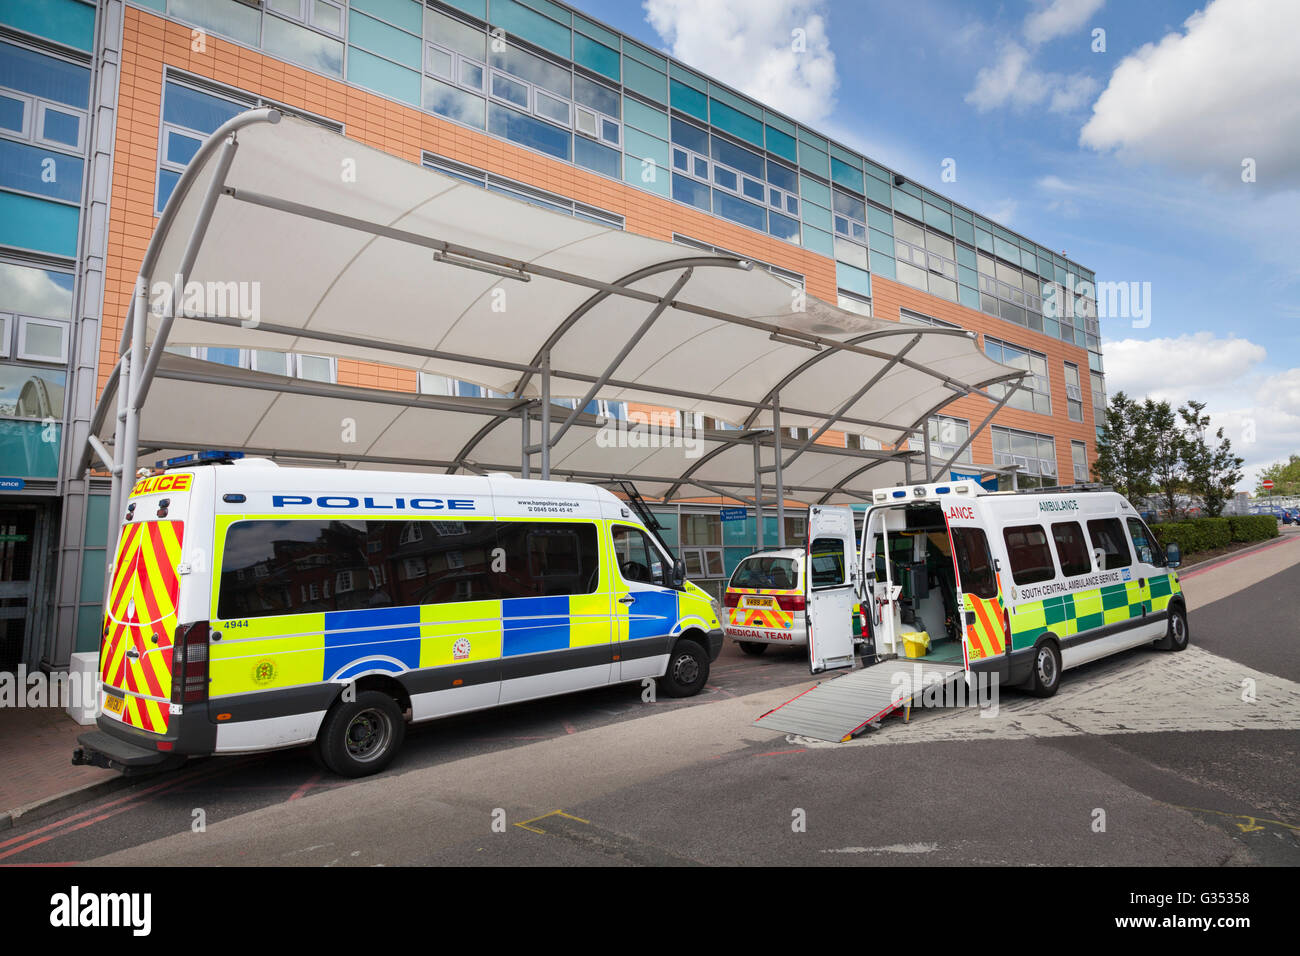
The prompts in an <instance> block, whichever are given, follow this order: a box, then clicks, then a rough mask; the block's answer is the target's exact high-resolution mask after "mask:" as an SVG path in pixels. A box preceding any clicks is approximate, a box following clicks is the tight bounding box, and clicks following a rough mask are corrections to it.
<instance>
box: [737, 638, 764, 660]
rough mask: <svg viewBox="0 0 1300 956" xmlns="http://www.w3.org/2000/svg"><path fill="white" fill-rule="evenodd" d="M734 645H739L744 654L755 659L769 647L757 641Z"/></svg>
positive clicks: (739, 642) (741, 642)
mask: <svg viewBox="0 0 1300 956" xmlns="http://www.w3.org/2000/svg"><path fill="white" fill-rule="evenodd" d="M736 643H737V644H739V645H740V649H741V650H742V651H744V652H745V653H746V654H753V655H754V656H755V657H757V656H758V655H759V654H762V653H763V652H764V651H766V650H767V648H768V646H769V645H767V644H761V643H759V642H758V641H737V642H736Z"/></svg>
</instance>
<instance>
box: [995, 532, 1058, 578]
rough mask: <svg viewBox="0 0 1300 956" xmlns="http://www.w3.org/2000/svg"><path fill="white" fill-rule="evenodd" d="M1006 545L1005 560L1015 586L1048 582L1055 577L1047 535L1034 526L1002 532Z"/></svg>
mask: <svg viewBox="0 0 1300 956" xmlns="http://www.w3.org/2000/svg"><path fill="white" fill-rule="evenodd" d="M1002 537H1003V540H1005V541H1006V543H1007V559H1008V560H1009V561H1010V562H1011V577H1012V580H1014V581H1015V582H1016V584H1034V583H1035V582H1037V581H1050V580H1051V579H1052V578H1054V577H1055V576H1056V568H1055V566H1054V565H1053V564H1052V551H1051V549H1050V548H1049V547H1048V546H1047V534H1046V532H1044V531H1043V529H1042V528H1041V527H1040V526H1038V525H1036V524H1028V525H1018V526H1017V527H1014V528H1007V529H1006V530H1005V531H1003V532H1002Z"/></svg>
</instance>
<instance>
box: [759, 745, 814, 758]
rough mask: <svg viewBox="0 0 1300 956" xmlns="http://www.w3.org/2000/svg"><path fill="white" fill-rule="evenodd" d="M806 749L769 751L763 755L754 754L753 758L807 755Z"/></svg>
mask: <svg viewBox="0 0 1300 956" xmlns="http://www.w3.org/2000/svg"><path fill="white" fill-rule="evenodd" d="M807 752H808V748H807V747H800V748H799V749H798V750H769V751H768V752H767V753H765V754H754V756H755V757H779V756H780V755H781V754H802V753H807Z"/></svg>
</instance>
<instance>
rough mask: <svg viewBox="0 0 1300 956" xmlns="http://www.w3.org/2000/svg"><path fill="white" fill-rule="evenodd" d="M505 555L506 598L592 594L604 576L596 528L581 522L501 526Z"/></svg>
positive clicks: (499, 537) (499, 538) (500, 543)
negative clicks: (601, 575) (601, 576)
mask: <svg viewBox="0 0 1300 956" xmlns="http://www.w3.org/2000/svg"><path fill="white" fill-rule="evenodd" d="M497 546H498V547H500V548H501V549H503V550H504V551H505V555H506V562H505V563H506V571H505V573H504V574H502V575H499V576H498V577H500V578H501V581H500V585H501V587H502V594H501V596H502V597H507V598H509V597H543V596H553V595H560V594H591V593H593V592H594V591H595V590H596V587H597V585H598V584H599V578H600V558H599V550H598V545H597V540H596V526H595V525H593V524H583V523H578V522H556V523H554V524H552V523H544V524H530V523H527V522H514V521H507V522H500V527H499V530H498V535H497Z"/></svg>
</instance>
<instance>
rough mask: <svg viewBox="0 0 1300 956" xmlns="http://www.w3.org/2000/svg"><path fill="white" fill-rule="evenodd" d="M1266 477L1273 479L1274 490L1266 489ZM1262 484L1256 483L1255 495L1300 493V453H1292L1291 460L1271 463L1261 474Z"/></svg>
mask: <svg viewBox="0 0 1300 956" xmlns="http://www.w3.org/2000/svg"><path fill="white" fill-rule="evenodd" d="M1265 478H1272V479H1273V489H1272V491H1265V490H1264V486H1263V484H1262V482H1263V480H1264V479H1265ZM1259 480H1260V482H1261V484H1257V485H1255V497H1256V498H1258V497H1261V496H1263V495H1300V455H1292V456H1291V459H1290V460H1289V461H1279V462H1277V463H1276V464H1273V465H1269V466H1268V467H1267V468H1265V469H1264V470H1263V471H1262V472H1260V474H1259Z"/></svg>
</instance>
